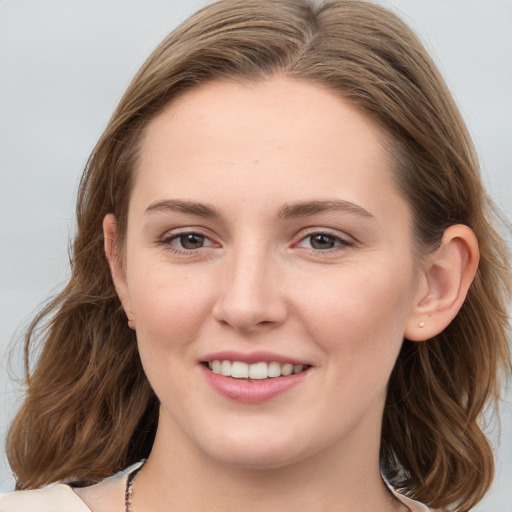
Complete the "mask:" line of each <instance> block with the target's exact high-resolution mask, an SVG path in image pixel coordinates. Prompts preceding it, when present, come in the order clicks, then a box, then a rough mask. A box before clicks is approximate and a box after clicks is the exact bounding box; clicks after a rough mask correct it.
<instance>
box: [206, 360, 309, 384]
mask: <svg viewBox="0 0 512 512" xmlns="http://www.w3.org/2000/svg"><path fill="white" fill-rule="evenodd" d="M208 368H210V370H212V371H213V373H218V374H221V375H224V376H225V377H233V378H235V379H254V380H263V379H267V378H275V377H281V376H288V375H292V374H296V373H300V372H301V371H302V370H304V365H302V364H295V365H293V364H291V363H284V364H281V363H277V362H275V361H272V362H271V363H265V362H261V363H254V364H247V363H244V362H242V361H229V360H223V361H220V360H215V361H209V362H208Z"/></svg>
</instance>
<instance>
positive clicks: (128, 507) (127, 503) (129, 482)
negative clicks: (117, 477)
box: [124, 460, 146, 512]
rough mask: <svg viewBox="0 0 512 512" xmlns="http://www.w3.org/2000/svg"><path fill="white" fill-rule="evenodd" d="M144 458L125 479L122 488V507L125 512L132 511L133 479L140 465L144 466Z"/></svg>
mask: <svg viewBox="0 0 512 512" xmlns="http://www.w3.org/2000/svg"><path fill="white" fill-rule="evenodd" d="M144 462H146V461H145V460H143V461H142V464H141V465H140V466H139V467H138V468H136V469H134V470H133V471H132V472H131V473H130V474H129V475H128V478H127V479H126V488H125V490H124V507H125V512H133V508H132V494H133V481H134V480H135V475H136V474H137V473H138V472H139V471H140V470H141V468H142V466H144Z"/></svg>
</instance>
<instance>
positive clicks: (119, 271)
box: [103, 213, 134, 328]
mask: <svg viewBox="0 0 512 512" xmlns="http://www.w3.org/2000/svg"><path fill="white" fill-rule="evenodd" d="M116 233H117V220H116V217H115V215H114V214H113V213H109V214H108V215H106V216H105V218H104V219H103V237H104V240H105V254H106V256H107V260H108V264H109V266H110V272H111V274H112V281H113V282H114V286H115V288H116V292H117V295H118V296H119V299H120V301H121V304H122V305H123V309H124V311H125V313H126V316H127V317H128V325H129V326H130V327H132V328H133V326H132V323H133V321H134V318H133V312H132V311H131V305H130V300H129V293H128V285H127V281H126V271H125V268H124V264H123V260H122V258H121V255H120V254H119V248H118V247H117V244H116Z"/></svg>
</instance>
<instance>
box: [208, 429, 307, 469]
mask: <svg viewBox="0 0 512 512" xmlns="http://www.w3.org/2000/svg"><path fill="white" fill-rule="evenodd" d="M284 432H286V434H287V435H282V434H283V433H284ZM293 439H294V436H293V435H291V433H290V432H289V431H287V430H285V431H281V435H279V434H277V435H276V434H275V433H274V432H272V431H267V432H266V433H265V434H261V433H255V434H254V435H252V436H251V435H248V432H247V431H246V432H244V435H243V436H237V435H236V433H235V432H234V433H233V435H230V436H225V435H223V436H218V437H217V436H216V437H212V438H209V439H207V440H206V439H203V440H202V443H201V444H202V451H203V453H205V454H206V455H207V456H209V458H211V459H212V460H215V461H217V462H220V463H222V464H224V465H226V466H232V467H234V468H241V469H253V470H262V469H276V468H281V467H284V466H288V465H290V464H293V463H296V462H298V461H300V460H302V459H305V458H307V457H308V455H309V453H308V452H310V451H312V448H313V447H311V446H309V447H306V446H303V447H301V446H300V445H299V443H297V442H296V441H293ZM295 439H297V438H295ZM205 441H207V442H206V443H205ZM308 448H309V449H308Z"/></svg>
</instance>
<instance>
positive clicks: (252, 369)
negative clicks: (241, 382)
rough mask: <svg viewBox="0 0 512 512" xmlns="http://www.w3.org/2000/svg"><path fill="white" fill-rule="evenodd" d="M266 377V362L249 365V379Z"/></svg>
mask: <svg viewBox="0 0 512 512" xmlns="http://www.w3.org/2000/svg"><path fill="white" fill-rule="evenodd" d="M267 377H268V364H267V363H256V364H250V365H249V378H250V379H257V380H260V379H266V378H267Z"/></svg>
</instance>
